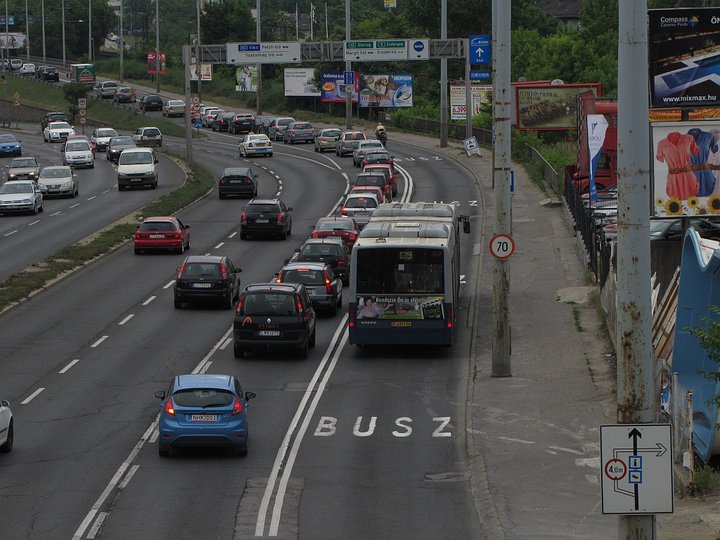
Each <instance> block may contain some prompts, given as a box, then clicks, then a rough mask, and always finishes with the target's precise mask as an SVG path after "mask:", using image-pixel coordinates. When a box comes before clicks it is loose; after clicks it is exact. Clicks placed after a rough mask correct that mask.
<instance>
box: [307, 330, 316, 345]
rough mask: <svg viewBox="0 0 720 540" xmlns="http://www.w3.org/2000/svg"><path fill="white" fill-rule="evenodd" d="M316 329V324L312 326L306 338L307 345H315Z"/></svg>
mask: <svg viewBox="0 0 720 540" xmlns="http://www.w3.org/2000/svg"><path fill="white" fill-rule="evenodd" d="M316 330H317V326H316V327H315V328H313V331H312V335H311V336H310V338H309V339H308V347H314V346H315V341H316V340H315V331H316Z"/></svg>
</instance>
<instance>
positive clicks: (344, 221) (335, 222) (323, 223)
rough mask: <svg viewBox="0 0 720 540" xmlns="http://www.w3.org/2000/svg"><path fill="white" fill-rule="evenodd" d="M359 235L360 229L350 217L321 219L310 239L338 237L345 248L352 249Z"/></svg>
mask: <svg viewBox="0 0 720 540" xmlns="http://www.w3.org/2000/svg"><path fill="white" fill-rule="evenodd" d="M359 234H360V229H359V228H358V226H357V223H355V220H354V219H353V218H351V217H322V218H320V219H318V221H317V223H316V224H315V227H313V232H312V234H311V235H310V238H327V237H329V236H339V237H340V238H342V239H343V240H344V241H345V245H347V247H349V248H352V246H353V244H354V243H355V240H357V237H358V235H359Z"/></svg>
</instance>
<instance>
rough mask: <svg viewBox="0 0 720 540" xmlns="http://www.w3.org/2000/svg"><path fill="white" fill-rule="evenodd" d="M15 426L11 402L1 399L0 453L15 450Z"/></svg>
mask: <svg viewBox="0 0 720 540" xmlns="http://www.w3.org/2000/svg"><path fill="white" fill-rule="evenodd" d="M14 439H15V425H14V422H13V414H12V409H10V402H9V401H7V400H5V399H0V452H3V453H8V452H10V451H11V450H12V448H13V441H14Z"/></svg>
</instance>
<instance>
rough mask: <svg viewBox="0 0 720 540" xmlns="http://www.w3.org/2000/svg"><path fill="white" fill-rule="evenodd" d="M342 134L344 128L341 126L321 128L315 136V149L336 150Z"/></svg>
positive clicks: (318, 150) (317, 150)
mask: <svg viewBox="0 0 720 540" xmlns="http://www.w3.org/2000/svg"><path fill="white" fill-rule="evenodd" d="M341 135H342V130H341V129H340V128H325V129H321V130H320V131H319V132H318V134H317V135H316V136H315V141H314V144H315V151H316V152H324V151H325V150H335V147H336V146H337V142H338V139H340V136H341Z"/></svg>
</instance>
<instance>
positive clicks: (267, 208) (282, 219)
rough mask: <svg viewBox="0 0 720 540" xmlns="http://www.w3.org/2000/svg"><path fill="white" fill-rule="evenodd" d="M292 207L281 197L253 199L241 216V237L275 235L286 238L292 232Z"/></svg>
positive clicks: (244, 238)
mask: <svg viewBox="0 0 720 540" xmlns="http://www.w3.org/2000/svg"><path fill="white" fill-rule="evenodd" d="M290 212H292V207H290V206H286V205H285V203H284V202H283V201H282V200H281V199H252V200H251V201H250V202H248V204H247V206H246V207H245V208H243V213H242V215H241V217H240V239H241V240H247V238H248V236H250V235H251V234H252V235H273V236H280V238H282V239H285V238H287V237H288V236H290V235H291V234H292V215H291V214H290Z"/></svg>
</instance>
